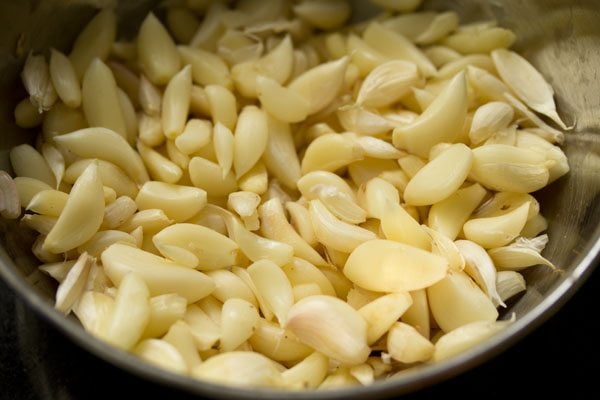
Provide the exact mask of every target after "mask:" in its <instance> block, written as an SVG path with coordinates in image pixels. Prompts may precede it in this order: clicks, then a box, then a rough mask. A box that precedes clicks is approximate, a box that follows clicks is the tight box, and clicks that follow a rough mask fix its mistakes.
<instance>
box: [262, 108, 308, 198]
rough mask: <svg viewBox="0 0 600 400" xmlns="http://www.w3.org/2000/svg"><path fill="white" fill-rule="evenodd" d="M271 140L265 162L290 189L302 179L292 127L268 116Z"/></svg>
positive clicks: (264, 157) (264, 155)
mask: <svg viewBox="0 0 600 400" xmlns="http://www.w3.org/2000/svg"><path fill="white" fill-rule="evenodd" d="M267 126H268V130H269V135H268V136H269V138H268V141H267V147H266V149H265V152H264V154H263V161H264V163H265V165H266V167H267V169H268V170H269V172H270V173H271V174H272V175H273V176H275V177H276V178H277V179H279V181H280V182H281V183H283V184H284V185H285V186H286V187H288V188H290V189H295V188H296V182H297V181H298V179H300V176H301V172H300V161H299V160H298V154H297V153H296V148H295V146H294V139H293V136H292V131H291V129H290V125H289V124H287V123H284V122H281V121H279V120H277V119H275V118H273V117H272V116H271V115H267Z"/></svg>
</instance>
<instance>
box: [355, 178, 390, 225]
mask: <svg viewBox="0 0 600 400" xmlns="http://www.w3.org/2000/svg"><path fill="white" fill-rule="evenodd" d="M388 203H392V204H400V194H399V193H398V190H397V189H396V188H395V187H394V186H393V185H392V184H391V183H389V182H388V181H386V180H384V179H381V178H373V179H371V180H369V181H368V182H367V183H366V184H365V185H364V186H362V187H361V188H360V189H359V190H358V204H359V205H360V206H361V207H362V208H364V209H365V210H366V211H367V216H368V217H371V218H377V219H380V220H381V219H383V216H384V215H385V213H386V212H387V208H388Z"/></svg>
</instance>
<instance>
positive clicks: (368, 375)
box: [348, 363, 375, 386]
mask: <svg viewBox="0 0 600 400" xmlns="http://www.w3.org/2000/svg"><path fill="white" fill-rule="evenodd" d="M348 373H349V374H350V375H351V376H352V377H354V379H356V380H357V381H358V382H359V383H360V384H361V385H363V386H369V385H371V384H372V383H373V382H374V381H375V372H374V371H373V367H371V366H370V365H369V364H368V363H364V364H359V365H355V366H353V367H352V368H350V369H349V370H348Z"/></svg>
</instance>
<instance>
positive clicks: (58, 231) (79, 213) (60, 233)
mask: <svg viewBox="0 0 600 400" xmlns="http://www.w3.org/2000/svg"><path fill="white" fill-rule="evenodd" d="M82 218H84V219H83V220H82ZM103 218H104V194H103V190H102V182H101V181H100V176H99V174H98V167H97V165H96V164H90V165H89V166H88V167H87V168H86V169H85V171H84V172H83V173H82V174H81V176H80V177H79V178H78V179H77V181H76V182H75V185H74V186H73V188H72V189H71V193H70V194H69V199H68V200H67V203H66V204H65V207H64V209H63V210H62V212H61V213H60V216H59V217H58V220H57V221H56V224H55V225H54V226H53V227H52V230H51V231H50V233H48V236H47V237H46V240H45V242H44V248H45V249H46V250H48V251H50V252H52V253H55V254H58V253H63V252H65V251H68V250H71V249H74V248H75V247H77V246H80V245H82V244H83V243H85V242H86V241H87V240H88V239H90V238H91V237H92V236H93V235H94V234H95V233H96V232H97V231H98V228H100V225H101V224H102V219H103Z"/></svg>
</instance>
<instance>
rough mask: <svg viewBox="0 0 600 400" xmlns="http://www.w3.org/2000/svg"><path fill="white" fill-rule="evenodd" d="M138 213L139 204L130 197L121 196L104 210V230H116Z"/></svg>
mask: <svg viewBox="0 0 600 400" xmlns="http://www.w3.org/2000/svg"><path fill="white" fill-rule="evenodd" d="M136 211H137V204H136V203H135V201H133V200H132V199H131V197H128V196H121V197H119V198H118V199H116V200H115V201H113V202H112V203H110V204H109V205H108V206H106V207H105V209H104V219H103V221H102V228H103V229H115V228H117V227H119V226H121V225H123V224H124V223H125V221H127V220H128V219H129V218H131V217H132V216H133V214H135V212H136Z"/></svg>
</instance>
